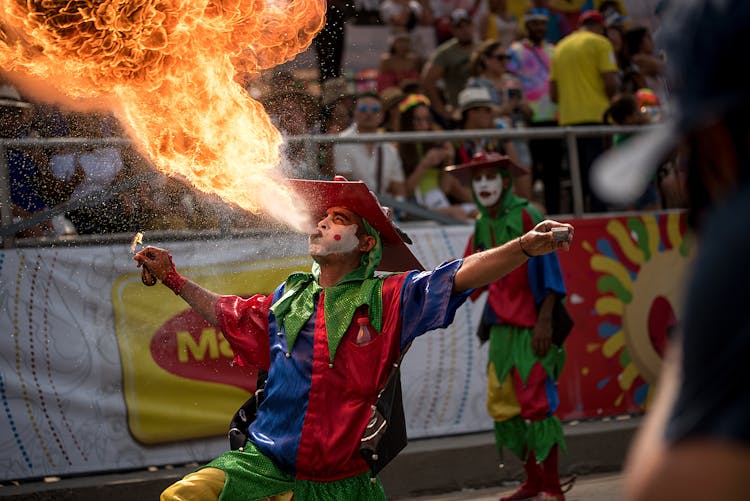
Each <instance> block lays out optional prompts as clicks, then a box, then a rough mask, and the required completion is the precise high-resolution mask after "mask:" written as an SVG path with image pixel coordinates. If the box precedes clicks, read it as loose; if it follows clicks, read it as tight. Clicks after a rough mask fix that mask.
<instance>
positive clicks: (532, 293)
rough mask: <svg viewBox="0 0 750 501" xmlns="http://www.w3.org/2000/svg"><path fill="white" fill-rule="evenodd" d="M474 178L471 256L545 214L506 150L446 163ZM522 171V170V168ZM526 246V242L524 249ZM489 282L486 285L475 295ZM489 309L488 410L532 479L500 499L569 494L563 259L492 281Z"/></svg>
mask: <svg viewBox="0 0 750 501" xmlns="http://www.w3.org/2000/svg"><path fill="white" fill-rule="evenodd" d="M446 170H447V171H448V172H449V173H450V174H451V175H452V176H455V177H456V178H457V179H459V180H460V181H462V182H463V183H464V184H467V185H470V186H471V191H472V195H473V196H474V199H475V200H476V203H477V207H478V208H479V212H480V215H479V218H477V220H476V223H475V226H474V234H473V235H472V236H471V238H470V240H469V243H468V245H467V248H466V252H465V254H464V255H466V256H471V255H473V254H476V253H478V252H482V251H483V250H485V249H490V248H492V247H495V246H497V245H501V244H502V243H504V242H510V241H512V240H515V239H516V238H520V237H521V236H522V235H523V234H524V233H526V232H527V231H528V230H530V229H531V228H534V227H535V226H536V225H537V224H538V223H539V222H541V221H542V220H543V219H544V218H543V217H542V214H541V213H540V212H539V211H538V210H537V209H536V207H534V206H533V205H532V204H530V203H529V202H528V200H526V199H524V198H521V197H518V196H516V195H515V194H514V193H513V190H512V186H513V176H512V175H511V174H512V173H513V171H520V170H521V169H519V167H518V166H516V165H514V164H513V162H511V161H510V159H509V158H508V157H507V156H504V155H500V154H499V153H479V154H477V155H475V156H474V157H473V158H472V159H471V161H469V162H468V163H464V164H460V165H453V166H450V167H448V168H447V169H446ZM519 173H520V172H516V173H515V174H516V176H517V175H518V174H519ZM523 243H524V240H523V239H521V240H519V245H521V244H523ZM524 249H525V247H522V249H521V250H522V251H523V252H524V253H526V251H525V250H524ZM484 290H485V288H482V289H478V290H477V291H475V294H474V295H472V297H473V298H475V297H477V296H478V294H479V293H480V292H484ZM486 290H487V302H486V304H485V307H484V312H483V314H482V320H481V323H480V328H479V331H478V332H477V335H478V336H479V339H480V342H482V343H484V342H487V341H489V343H490V344H489V359H488V363H487V412H488V413H489V415H490V417H491V418H492V419H493V421H494V431H495V444H496V446H497V449H498V452H499V453H500V455H501V457H502V454H503V448H504V447H507V448H508V449H510V451H511V452H513V454H514V455H516V457H518V458H519V459H520V460H521V461H522V462H523V468H524V473H525V479H524V482H523V483H522V484H521V486H520V487H519V488H518V489H517V490H516V491H515V492H513V493H512V494H510V495H508V496H503V497H501V498H500V501H520V500H524V499H532V498H534V499H539V500H553V501H563V500H564V499H565V495H564V494H563V490H564V489H563V486H561V485H560V476H559V473H558V451H559V450H560V449H562V450H565V438H564V437H563V429H562V424H561V423H560V420H559V419H558V418H557V416H555V411H556V410H557V406H558V405H559V402H560V400H559V398H558V394H557V384H556V381H557V378H558V377H559V376H560V372H562V367H563V364H564V363H565V350H564V348H563V347H562V346H557V345H555V344H553V342H552V331H553V323H554V322H555V317H554V315H553V313H552V312H553V308H554V307H555V302H556V301H561V300H562V298H563V297H564V296H565V283H564V281H563V276H562V269H561V268H560V262H559V260H558V258H557V255H555V254H547V255H544V256H535V257H533V258H531V257H530V258H529V260H528V261H527V262H526V263H524V264H522V265H521V266H519V267H518V268H516V269H515V270H513V271H512V272H510V273H508V274H507V275H505V276H504V277H501V278H499V279H497V280H495V281H493V282H491V283H490V284H489V285H488V286H487V287H486Z"/></svg>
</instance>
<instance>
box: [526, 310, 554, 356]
mask: <svg viewBox="0 0 750 501" xmlns="http://www.w3.org/2000/svg"><path fill="white" fill-rule="evenodd" d="M551 347H552V321H551V319H550V318H542V317H539V319H538V320H537V322H536V325H534V328H533V329H532V331H531V349H532V350H534V354H535V355H536V356H537V357H539V358H542V357H544V356H545V355H546V354H547V352H548V351H549V349H550V348H551Z"/></svg>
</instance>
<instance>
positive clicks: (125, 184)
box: [0, 125, 659, 248]
mask: <svg viewBox="0 0 750 501" xmlns="http://www.w3.org/2000/svg"><path fill="white" fill-rule="evenodd" d="M655 127H659V126H653V125H648V126H610V125H595V126H575V127H570V126H568V127H539V128H523V129H476V130H447V131H434V132H397V133H383V134H360V135H356V136H348V137H340V136H338V135H306V136H289V137H286V138H285V141H286V142H287V143H289V144H293V143H300V142H301V143H303V144H304V145H305V158H306V161H307V162H308V163H310V164H314V163H317V161H318V156H317V152H318V148H319V145H321V144H334V143H380V142H426V141H429V142H434V141H457V140H467V139H504V140H529V139H561V140H563V141H564V143H565V146H566V151H567V163H568V169H569V172H570V180H571V190H572V209H573V215H574V216H575V217H581V216H583V215H584V200H583V190H582V184H581V170H580V162H579V158H578V148H577V145H576V139H577V138H579V137H597V136H601V137H605V136H611V135H613V134H618V133H620V134H632V133H637V132H643V131H647V130H652V129H654V128H655ZM112 145H119V146H129V145H131V141H129V140H128V139H121V138H108V139H100V138H70V137H67V138H24V139H8V138H0V223H1V224H0V237H2V242H3V247H5V248H13V247H16V246H24V247H26V246H48V245H50V244H52V243H68V244H69V243H70V242H76V243H102V242H115V241H116V242H121V241H126V240H127V239H129V238H130V237H131V235H127V236H125V235H121V234H110V235H104V234H102V235H96V236H86V238H81V236H74V237H72V238H71V237H65V239H62V240H60V241H57V240H55V239H50V238H45V239H24V240H28V241H18V240H16V238H15V237H14V235H15V233H17V232H18V231H20V230H21V229H24V228H26V227H30V226H33V225H35V224H37V223H39V222H41V221H45V220H47V219H49V218H51V217H53V216H56V215H58V214H64V213H65V212H67V211H69V210H71V209H75V208H78V207H82V206H85V205H87V204H93V203H96V202H97V201H103V200H105V199H106V198H107V197H109V196H112V195H114V194H117V193H119V192H121V191H124V190H127V189H129V188H132V187H134V186H136V185H137V184H138V183H139V182H141V181H142V178H139V177H134V178H131V179H126V180H124V181H122V182H120V183H119V184H117V185H114V186H110V187H109V188H108V189H107V190H106V191H104V192H100V193H97V194H94V195H91V196H88V197H84V198H81V199H77V200H69V201H66V202H63V203H61V204H59V205H57V206H55V207H51V208H46V209H44V210H42V211H40V212H39V213H36V214H34V215H32V216H30V217H28V218H25V219H23V220H21V221H18V222H14V221H13V215H12V211H11V196H10V195H11V194H10V180H9V174H8V164H7V149H8V148H18V149H23V148H34V147H75V146H80V147H91V146H112ZM561 161H562V159H561ZM380 198H381V202H383V203H384V204H386V205H388V206H390V207H393V208H394V209H396V210H401V211H404V212H406V213H409V214H412V215H415V216H418V217H420V218H424V219H429V220H433V221H435V222H437V223H440V224H453V223H457V221H456V220H454V219H452V218H450V217H447V216H443V215H439V214H435V213H434V212H432V211H429V210H427V209H424V208H422V207H420V206H418V205H416V204H413V203H408V202H402V201H399V200H396V199H394V198H392V197H389V196H381V197H380ZM161 233H162V235H161V236H162V237H163V238H165V239H175V238H184V235H179V234H175V233H172V232H169V231H165V232H161ZM192 233H195V234H198V233H200V234H201V235H202V236H204V237H205V236H209V235H208V234H210V233H215V232H206V231H202V232H191V234H192ZM247 233H248V232H247V231H245V232H242V234H247Z"/></svg>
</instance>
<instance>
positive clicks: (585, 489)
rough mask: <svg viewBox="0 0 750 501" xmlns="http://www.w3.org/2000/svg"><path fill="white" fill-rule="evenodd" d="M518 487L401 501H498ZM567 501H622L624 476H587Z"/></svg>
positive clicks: (574, 488) (478, 490) (567, 497)
mask: <svg viewBox="0 0 750 501" xmlns="http://www.w3.org/2000/svg"><path fill="white" fill-rule="evenodd" d="M517 487H518V485H517V484H515V485H509V486H507V487H493V488H489V489H464V490H461V491H456V492H450V493H445V494H439V495H434V496H422V497H410V498H400V501H497V500H498V499H499V498H500V497H501V496H507V495H508V494H510V493H512V492H513V491H514V490H515V489H516V488H517ZM565 499H566V501H621V500H622V499H624V498H623V495H622V474H620V473H611V474H599V475H586V476H584V477H579V478H577V479H576V483H575V485H574V486H573V489H571V490H570V492H568V493H567V494H566V495H565Z"/></svg>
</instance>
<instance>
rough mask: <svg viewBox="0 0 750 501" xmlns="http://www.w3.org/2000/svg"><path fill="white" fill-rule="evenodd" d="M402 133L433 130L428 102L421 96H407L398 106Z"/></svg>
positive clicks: (425, 97)
mask: <svg viewBox="0 0 750 501" xmlns="http://www.w3.org/2000/svg"><path fill="white" fill-rule="evenodd" d="M398 110H399V114H400V117H401V130H402V131H419V132H426V131H430V130H433V124H434V122H433V120H432V112H431V110H430V100H429V99H428V98H427V96H425V95H423V94H409V95H408V96H406V97H405V98H404V99H402V100H401V102H400V103H399V105H398Z"/></svg>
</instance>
